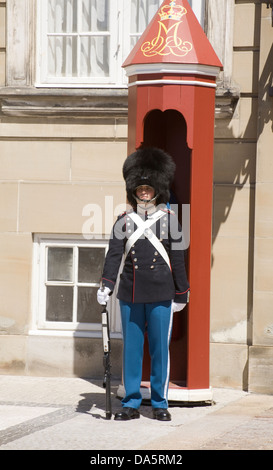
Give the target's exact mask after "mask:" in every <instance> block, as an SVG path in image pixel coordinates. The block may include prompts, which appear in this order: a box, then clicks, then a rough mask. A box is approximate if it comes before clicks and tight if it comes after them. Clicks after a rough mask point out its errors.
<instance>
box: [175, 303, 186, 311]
mask: <svg viewBox="0 0 273 470" xmlns="http://www.w3.org/2000/svg"><path fill="white" fill-rule="evenodd" d="M185 307H186V304H179V303H177V302H173V304H172V309H173V312H180V311H181V310H183V308H185Z"/></svg>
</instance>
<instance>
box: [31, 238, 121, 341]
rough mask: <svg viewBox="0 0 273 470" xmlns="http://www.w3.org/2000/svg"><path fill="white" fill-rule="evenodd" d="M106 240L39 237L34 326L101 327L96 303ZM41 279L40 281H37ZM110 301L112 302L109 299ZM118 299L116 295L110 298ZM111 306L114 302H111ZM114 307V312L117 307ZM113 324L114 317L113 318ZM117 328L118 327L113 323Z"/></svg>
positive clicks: (81, 329) (86, 328)
mask: <svg viewBox="0 0 273 470" xmlns="http://www.w3.org/2000/svg"><path fill="white" fill-rule="evenodd" d="M107 245H108V243H107V242H99V241H96V243H86V241H83V240H79V241H74V240H69V239H67V240H56V239H43V238H40V237H37V239H36V241H35V266H34V268H35V270H36V271H35V273H34V279H35V280H36V282H37V286H36V288H35V289H34V292H38V298H37V299H36V302H35V311H36V319H35V325H34V326H33V329H37V330H39V329H42V330H51V331H52V330H57V331H60V330H63V331H81V332H84V331H85V332H86V331H89V332H90V331H98V330H99V331H100V330H101V307H100V305H99V304H98V303H97V289H98V287H99V285H100V279H101V275H102V270H103V265H104V259H105V253H106V250H107ZM38 279H39V281H38ZM109 303H110V302H109ZM111 303H112V304H114V303H115V298H113V299H112V301H111ZM109 308H110V309H111V305H109ZM112 310H113V315H115V314H114V311H115V308H114V309H112ZM112 320H113V321H112V324H113V326H114V323H115V318H113V319H112ZM114 330H115V327H114Z"/></svg>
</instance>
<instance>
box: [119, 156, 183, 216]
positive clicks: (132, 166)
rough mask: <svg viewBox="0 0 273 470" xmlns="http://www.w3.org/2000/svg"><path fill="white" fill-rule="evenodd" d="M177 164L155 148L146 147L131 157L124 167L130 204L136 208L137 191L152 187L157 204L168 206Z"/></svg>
mask: <svg viewBox="0 0 273 470" xmlns="http://www.w3.org/2000/svg"><path fill="white" fill-rule="evenodd" d="M174 173H175V163H174V161H173V159H172V157H171V156H170V155H168V154H167V153H165V152H164V151H163V150H161V149H158V148H154V147H146V148H145V147H144V148H140V149H138V150H136V151H135V152H134V153H132V154H131V155H129V156H128V157H127V158H126V160H125V162H124V165H123V178H124V180H125V182H126V192H127V199H128V202H129V203H130V204H131V205H132V206H133V207H134V206H136V200H135V197H134V195H135V191H136V188H137V187H138V186H140V185H149V186H152V187H153V188H154V190H155V194H156V196H157V204H167V202H168V201H169V199H170V186H171V183H172V180H173V177H174Z"/></svg>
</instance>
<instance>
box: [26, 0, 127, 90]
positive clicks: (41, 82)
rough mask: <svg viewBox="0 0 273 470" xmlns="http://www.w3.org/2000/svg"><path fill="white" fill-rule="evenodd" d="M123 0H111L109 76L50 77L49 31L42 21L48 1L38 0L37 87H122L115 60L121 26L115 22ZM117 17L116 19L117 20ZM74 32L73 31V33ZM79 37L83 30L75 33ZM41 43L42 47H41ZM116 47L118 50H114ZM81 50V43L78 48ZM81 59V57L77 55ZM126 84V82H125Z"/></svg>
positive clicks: (92, 34) (89, 34) (118, 16)
mask: <svg viewBox="0 0 273 470" xmlns="http://www.w3.org/2000/svg"><path fill="white" fill-rule="evenodd" d="M120 1H121V0H111V10H110V11H111V15H110V19H109V34H108V36H109V38H110V51H109V77H79V76H77V77H57V78H56V77H48V76H47V72H48V68H47V64H48V45H47V31H46V25H47V22H46V20H44V21H41V19H42V18H47V8H48V2H47V1H45V0H37V34H36V45H37V47H36V83H35V86H36V87H52V88H58V87H61V88H74V87H76V88H85V87H96V88H98V87H103V88H104V87H107V88H115V87H118V88H120V85H117V68H118V67H117V63H116V62H117V61H116V60H115V54H117V53H118V52H119V51H118V49H117V47H118V46H116V44H117V43H118V35H117V32H118V30H119V29H120V27H118V28H115V27H114V24H115V23H116V21H118V22H119V21H120V20H119V18H120V15H119V14H118V11H119V2H120ZM115 18H116V20H115ZM71 34H72V33H71ZM75 34H76V35H77V36H78V37H80V36H81V35H82V32H79V31H78V32H77V33H75ZM52 35H53V34H52ZM61 35H63V36H65V33H63V34H58V36H61ZM84 35H85V36H90V37H91V36H94V35H95V36H99V35H102V34H101V33H88V34H84ZM39 45H41V47H39ZM114 49H116V51H114ZM78 51H79V45H78V50H77V52H78ZM77 61H79V57H77ZM124 86H126V84H124Z"/></svg>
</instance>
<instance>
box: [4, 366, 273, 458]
mask: <svg viewBox="0 0 273 470" xmlns="http://www.w3.org/2000/svg"><path fill="white" fill-rule="evenodd" d="M118 385H119V384H118V383H117V382H116V383H112V388H111V390H112V408H113V413H115V412H116V411H118V410H120V408H121V403H120V399H119V398H117V397H116V391H117V387H118ZM213 400H214V401H213V403H202V404H198V405H195V406H190V405H189V404H185V403H174V404H171V406H170V407H169V410H170V412H171V415H172V421H169V422H160V421H157V420H154V419H152V410H151V407H150V405H149V404H145V405H142V406H141V408H140V413H141V416H140V419H137V420H131V421H127V422H119V421H115V420H114V419H113V417H112V419H111V420H106V419H105V390H104V388H103V387H102V383H101V381H93V380H86V379H81V378H51V377H29V376H23V377H21V376H9V375H2V376H0V450H13V451H14V450H29V451H30V450H84V451H89V455H90V456H95V457H94V458H95V459H97V460H99V459H100V458H102V455H106V454H104V452H106V451H107V452H108V454H107V455H109V451H110V454H111V453H113V455H114V452H115V451H119V452H121V451H128V450H130V452H133V453H134V452H136V451H137V452H139V451H141V452H142V454H143V453H144V454H143V455H146V454H145V453H147V455H150V454H149V453H150V451H153V452H155V451H157V454H158V452H161V453H163V454H162V455H164V452H167V451H168V452H169V453H171V452H173V451H176V455H178V454H177V452H178V451H179V452H180V454H181V452H184V451H187V450H193V451H197V450H245V451H249V450H273V395H259V394H252V393H247V392H243V391H240V390H233V389H223V388H221V389H220V388H215V389H213ZM98 451H100V453H98ZM180 454H179V455H180ZM132 455H133V454H132ZM202 455H203V454H202ZM127 460H128V459H127ZM91 463H92V462H91ZM94 463H95V461H94ZM97 463H99V464H100V463H106V462H102V461H100V462H99V461H97ZM137 463H139V464H140V463H156V462H137ZM162 463H164V462H162ZM169 463H170V462H169ZM171 463H176V464H178V463H180V462H174V461H172V462H171ZM116 464H117V462H116ZM117 466H119V467H120V466H121V464H120V465H118V464H117Z"/></svg>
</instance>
